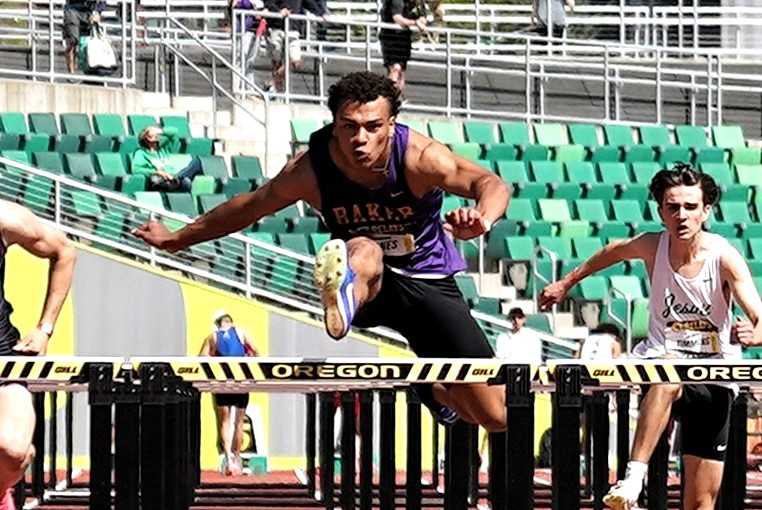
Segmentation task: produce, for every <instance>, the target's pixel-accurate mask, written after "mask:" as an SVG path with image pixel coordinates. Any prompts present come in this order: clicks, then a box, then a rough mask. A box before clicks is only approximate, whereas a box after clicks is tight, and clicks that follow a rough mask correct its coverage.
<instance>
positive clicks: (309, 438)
mask: <svg viewBox="0 0 762 510" xmlns="http://www.w3.org/2000/svg"><path fill="white" fill-rule="evenodd" d="M304 402H305V405H306V408H307V412H306V415H305V422H304V423H305V425H304V429H305V430H304V436H305V437H304V450H305V452H304V453H305V456H306V457H307V462H306V471H307V473H306V475H307V494H309V495H310V497H315V449H316V445H315V433H316V431H317V429H316V428H315V427H316V424H315V419H316V409H315V405H316V399H315V394H314V393H307V394H306V395H305V396H304Z"/></svg>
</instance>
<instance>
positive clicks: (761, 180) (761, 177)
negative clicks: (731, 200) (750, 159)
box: [736, 165, 762, 186]
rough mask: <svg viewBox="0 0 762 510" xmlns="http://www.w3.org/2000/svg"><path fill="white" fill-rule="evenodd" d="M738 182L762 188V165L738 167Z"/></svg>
mask: <svg viewBox="0 0 762 510" xmlns="http://www.w3.org/2000/svg"><path fill="white" fill-rule="evenodd" d="M736 173H737V175H738V182H739V183H741V184H748V185H749V186H762V165H736Z"/></svg>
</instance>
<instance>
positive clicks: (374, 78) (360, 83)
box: [328, 71, 402, 119]
mask: <svg viewBox="0 0 762 510" xmlns="http://www.w3.org/2000/svg"><path fill="white" fill-rule="evenodd" d="M379 97H385V98H386V99H387V100H388V101H389V109H390V110H391V116H392V117H395V116H397V114H398V113H399V112H400V107H401V106H402V100H401V98H400V91H399V89H398V88H397V87H396V86H395V85H394V82H393V81H392V80H390V79H389V78H387V77H386V76H381V75H380V74H376V73H371V72H369V71H361V72H357V73H349V74H346V75H344V76H343V77H342V78H341V79H340V80H339V81H337V82H336V83H334V84H333V85H331V87H330V88H329V89H328V108H329V109H330V110H331V114H332V115H333V118H334V119H335V118H336V114H337V113H338V111H339V108H341V106H342V105H343V104H344V103H346V102H350V103H370V102H371V101H375V100H376V99H378V98H379Z"/></svg>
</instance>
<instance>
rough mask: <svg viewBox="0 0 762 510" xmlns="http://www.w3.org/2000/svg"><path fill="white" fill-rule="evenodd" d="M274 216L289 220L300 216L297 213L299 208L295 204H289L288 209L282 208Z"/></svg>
mask: <svg viewBox="0 0 762 510" xmlns="http://www.w3.org/2000/svg"><path fill="white" fill-rule="evenodd" d="M275 215H276V216H280V217H282V218H286V219H289V220H290V219H292V218H297V217H299V216H301V213H300V212H299V207H297V205H296V204H291V205H289V206H288V207H284V208H283V209H281V210H280V211H276V212H275Z"/></svg>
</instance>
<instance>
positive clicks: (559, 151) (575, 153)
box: [553, 145, 587, 162]
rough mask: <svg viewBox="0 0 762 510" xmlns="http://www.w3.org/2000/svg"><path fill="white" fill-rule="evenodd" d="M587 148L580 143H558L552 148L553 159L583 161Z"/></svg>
mask: <svg viewBox="0 0 762 510" xmlns="http://www.w3.org/2000/svg"><path fill="white" fill-rule="evenodd" d="M586 157H587V150H586V149H585V148H584V147H583V146H582V145H558V146H556V147H554V148H553V159H554V160H555V161H561V162H565V161H584V160H585V158H586Z"/></svg>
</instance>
